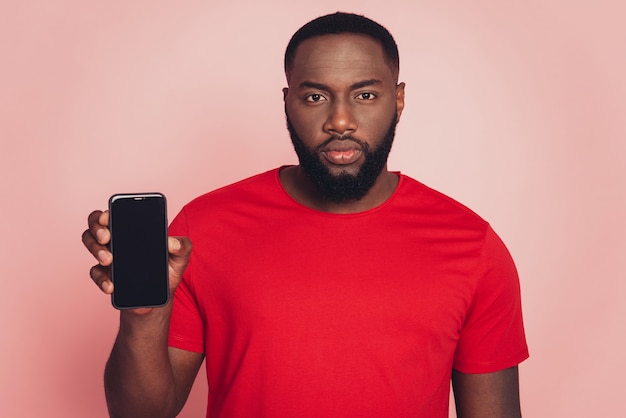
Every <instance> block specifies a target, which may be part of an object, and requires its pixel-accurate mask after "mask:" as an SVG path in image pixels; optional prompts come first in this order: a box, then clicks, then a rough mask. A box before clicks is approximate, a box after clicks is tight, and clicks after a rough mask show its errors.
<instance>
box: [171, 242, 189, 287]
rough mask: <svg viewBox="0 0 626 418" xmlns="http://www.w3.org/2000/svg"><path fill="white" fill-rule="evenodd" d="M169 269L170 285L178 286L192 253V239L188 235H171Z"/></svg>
mask: <svg viewBox="0 0 626 418" xmlns="http://www.w3.org/2000/svg"><path fill="white" fill-rule="evenodd" d="M167 244H168V252H169V270H170V272H169V273H170V285H173V286H176V285H178V282H179V281H180V279H181V278H182V276H183V273H184V272H185V268H186V267H187V263H188V262H189V256H190V255H191V248H192V245H191V240H190V239H189V238H187V237H169V238H168V241H167Z"/></svg>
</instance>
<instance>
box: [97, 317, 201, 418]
mask: <svg viewBox="0 0 626 418" xmlns="http://www.w3.org/2000/svg"><path fill="white" fill-rule="evenodd" d="M164 309H166V308H164ZM125 314H126V313H125V312H122V313H121V315H120V330H119V333H118V336H117V339H116V341H115V345H114V346H113V350H112V351H111V356H110V357H109V361H108V362H107V365H106V369H105V373H104V388H105V393H106V398H107V406H108V408H109V414H110V416H111V417H137V418H140V417H151V418H153V417H155V418H156V417H163V418H165V417H175V416H176V415H177V414H178V413H179V412H180V410H181V409H182V407H183V405H184V404H185V401H186V400H187V397H188V396H189V392H190V390H191V386H192V384H193V382H194V380H195V377H196V375H197V373H198V370H199V369H200V366H201V364H202V361H203V359H204V356H203V355H202V354H200V353H194V352H191V351H185V350H180V349H177V348H172V347H169V348H168V347H167V324H169V313H167V317H161V314H162V313H161V312H159V311H158V310H157V309H154V310H152V312H150V313H148V314H144V315H136V314H133V313H129V314H128V315H125Z"/></svg>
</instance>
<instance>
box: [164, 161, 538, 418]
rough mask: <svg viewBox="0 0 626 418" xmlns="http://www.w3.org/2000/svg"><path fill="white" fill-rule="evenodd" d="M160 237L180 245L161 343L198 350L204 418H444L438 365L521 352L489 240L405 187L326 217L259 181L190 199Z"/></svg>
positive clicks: (472, 223)
mask: <svg viewBox="0 0 626 418" xmlns="http://www.w3.org/2000/svg"><path fill="white" fill-rule="evenodd" d="M170 234H171V235H185V236H189V237H190V238H191V240H192V242H193V245H194V248H193V253H192V256H191V259H190V262H189V266H188V268H187V270H186V273H185V277H184V279H183V282H182V283H181V285H180V286H179V288H178V289H177V291H176V293H175V302H174V311H173V314H172V321H171V326H170V337H169V344H170V345H171V346H173V347H177V348H181V349H184V350H189V351H195V352H200V353H204V354H205V355H206V368H207V375H208V380H209V391H210V393H209V398H208V411H207V417H209V416H211V417H213V416H220V417H252V416H255V417H279V418H284V417H326V418H328V417H380V416H389V417H396V418H399V417H424V418H436V417H447V416H448V403H449V393H450V392H449V391H450V376H451V371H452V368H453V367H454V368H455V369H457V370H459V371H461V372H465V373H488V372H494V371H498V370H502V369H505V368H508V367H512V366H515V365H517V364H518V363H519V362H521V361H522V360H524V359H526V358H527V357H528V350H527V346H526V341H525V337H524V330H523V325H522V315H521V303H520V292H519V281H518V277H517V273H516V270H515V266H514V264H513V262H512V260H511V257H510V255H509V253H508V251H507V249H506V248H505V246H504V244H503V243H502V242H501V241H500V239H499V238H498V237H497V235H496V234H495V233H494V232H493V231H492V229H491V228H490V226H489V225H488V224H487V223H486V222H485V221H484V220H482V219H481V218H479V217H478V216H477V215H476V214H474V213H473V212H471V211H470V210H469V209H467V208H466V207H464V206H462V205H461V204H459V203H457V202H455V201H454V200H452V199H450V198H448V197H446V196H444V195H442V194H440V193H438V192H436V191H434V190H432V189H430V188H428V187H426V186H424V185H422V184H421V183H419V182H417V181H415V180H413V179H411V178H409V177H407V176H404V175H400V182H399V185H398V187H397V189H396V191H395V192H394V194H393V195H392V196H391V197H390V198H389V199H388V200H387V201H386V202H385V203H384V204H382V205H380V206H379V207H377V208H374V209H372V210H368V211H365V212H361V213H355V214H331V213H326V212H320V211H316V210H313V209H310V208H307V207H305V206H303V205H301V204H299V203H297V202H296V201H294V200H293V199H292V198H291V197H290V196H289V195H288V194H287V193H286V192H285V191H284V189H283V188H282V186H281V185H280V181H279V178H278V169H277V170H272V171H269V172H267V173H263V174H260V175H258V176H255V177H252V178H249V179H246V180H243V181H241V182H238V183H236V184H233V185H231V186H228V187H225V188H222V189H218V190H216V191H214V192H211V193H208V194H206V195H204V196H201V197H199V198H197V199H196V200H194V201H192V202H191V203H189V204H188V205H187V206H185V208H183V210H182V211H181V213H180V214H179V215H178V216H177V217H176V219H175V220H174V221H173V223H172V225H171V227H170Z"/></svg>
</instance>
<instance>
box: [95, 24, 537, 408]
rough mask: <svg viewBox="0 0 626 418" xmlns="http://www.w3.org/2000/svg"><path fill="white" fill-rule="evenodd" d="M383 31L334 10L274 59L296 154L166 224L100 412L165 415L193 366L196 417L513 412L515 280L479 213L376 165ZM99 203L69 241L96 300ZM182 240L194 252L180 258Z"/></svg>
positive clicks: (389, 84) (383, 140) (384, 83)
mask: <svg viewBox="0 0 626 418" xmlns="http://www.w3.org/2000/svg"><path fill="white" fill-rule="evenodd" d="M398 72H399V59H398V52H397V47H396V44H395V41H394V40H393V38H392V36H391V35H390V34H389V32H388V31H387V30H386V29H384V28H383V27H381V26H380V25H378V24H377V23H375V22H373V21H371V20H369V19H367V18H364V17H362V16H357V15H352V14H345V13H336V14H333V15H328V16H323V17H321V18H318V19H315V20H313V21H311V22H309V23H308V24H307V25H305V26H303V27H302V28H301V29H300V30H299V31H298V32H296V34H294V36H293V38H292V39H291V41H290V43H289V45H288V47H287V51H286V54H285V73H286V76H287V84H288V87H287V88H285V89H284V101H285V112H286V115H287V125H288V130H289V133H290V135H291V139H292V142H293V145H294V148H295V150H296V152H297V154H298V158H299V162H300V164H299V165H298V166H288V167H281V168H279V169H275V170H272V171H269V172H267V173H263V174H260V175H257V176H254V177H252V178H249V179H246V180H243V181H241V182H239V183H236V184H234V185H230V186H227V187H225V188H222V189H219V190H216V191H214V192H211V193H208V194H206V195H204V196H201V197H199V198H198V199H196V200H194V201H193V202H191V203H190V204H188V205H187V206H186V207H185V208H184V209H183V210H182V211H181V213H180V214H179V215H178V216H177V217H176V219H175V220H174V221H173V222H172V225H171V227H170V234H171V235H173V236H177V238H174V237H170V240H169V251H170V288H171V293H172V294H173V298H172V299H173V302H170V303H169V304H168V305H167V306H165V307H163V308H153V309H148V308H144V309H137V310H130V311H122V312H120V329H119V334H118V337H117V340H116V342H115V345H114V348H113V350H112V353H111V357H110V359H109V361H108V363H107V367H106V371H105V389H106V394H107V402H108V406H109V409H110V412H111V414H112V416H129V417H142V416H146V417H159V416H164V417H169V416H175V415H176V414H177V413H178V412H179V411H180V409H181V408H182V407H183V405H184V402H185V400H186V398H187V396H188V394H189V391H190V388H191V386H192V383H193V380H194V378H195V376H196V374H197V372H198V370H199V368H200V366H201V363H202V362H203V360H206V368H207V376H208V381H209V392H210V393H209V395H208V410H207V416H211V417H213V416H220V417H251V416H265V417H379V416H390V417H425V418H426V417H427V418H433V417H446V416H448V398H449V390H450V380H452V384H453V388H454V392H455V399H456V405H457V412H458V415H459V416H460V417H481V418H484V417H518V416H520V407H519V395H518V375H517V365H518V364H519V363H520V362H521V361H523V360H524V359H525V358H526V357H527V356H528V352H527V347H526V342H525V338H524V331H523V325H522V317H521V306H520V298H519V283H518V279H517V274H516V271H515V267H514V265H513V263H512V261H511V259H510V256H509V254H508V252H507V250H506V248H505V247H504V245H503V244H502V242H501V241H500V240H499V238H498V237H497V236H496V234H495V233H494V232H493V231H492V230H491V228H490V226H489V225H488V223H486V222H485V221H484V220H482V219H481V218H479V217H478V216H477V215H475V214H474V213H473V212H471V211H470V210H469V209H467V208H465V207H464V206H462V205H460V204H459V203H457V202H455V201H454V200H452V199H450V198H448V197H446V196H443V195H441V194H440V193H438V192H436V191H433V190H432V189H429V188H427V187H426V186H424V185H422V184H420V183H418V182H417V181H415V180H413V179H411V178H409V177H406V176H404V175H402V174H400V173H396V172H390V171H388V169H387V156H388V154H389V151H390V149H391V144H392V141H393V138H394V132H395V126H396V124H397V123H398V121H399V120H400V116H401V114H402V110H403V107H404V83H398ZM107 223H108V213H106V212H104V213H103V212H99V211H96V212H93V213H92V214H91V215H90V216H89V229H88V230H87V231H85V233H84V234H83V242H84V243H85V245H86V247H87V248H88V249H89V251H90V252H91V253H92V254H93V255H94V256H95V257H96V258H97V259H98V261H99V264H98V265H97V266H94V267H93V268H92V270H91V277H92V278H93V280H94V281H95V282H96V284H98V286H99V287H100V288H101V289H102V290H103V291H104V293H107V294H110V293H111V292H112V290H113V284H112V283H111V281H110V277H109V273H108V266H109V265H110V263H111V261H112V257H111V254H110V253H109V252H108V250H107V249H106V244H107V243H108V241H109V238H110V234H109V231H108V229H107V227H106V225H107ZM191 242H193V252H192V251H191Z"/></svg>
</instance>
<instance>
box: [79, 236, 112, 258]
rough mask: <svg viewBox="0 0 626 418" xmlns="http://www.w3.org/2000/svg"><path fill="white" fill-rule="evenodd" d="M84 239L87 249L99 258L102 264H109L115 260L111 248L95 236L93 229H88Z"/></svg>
mask: <svg viewBox="0 0 626 418" xmlns="http://www.w3.org/2000/svg"><path fill="white" fill-rule="evenodd" d="M82 241H83V244H84V245H85V247H86V248H87V250H89V252H90V253H91V254H92V255H93V256H94V257H95V258H96V260H98V262H99V263H100V264H101V265H102V266H109V265H111V263H112V262H113V255H112V254H111V252H110V251H109V249H108V248H107V247H106V246H105V245H102V244H100V243H99V242H98V241H97V240H96V238H95V237H94V236H93V233H92V231H91V230H89V229H86V230H85V231H84V232H83V235H82Z"/></svg>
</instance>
